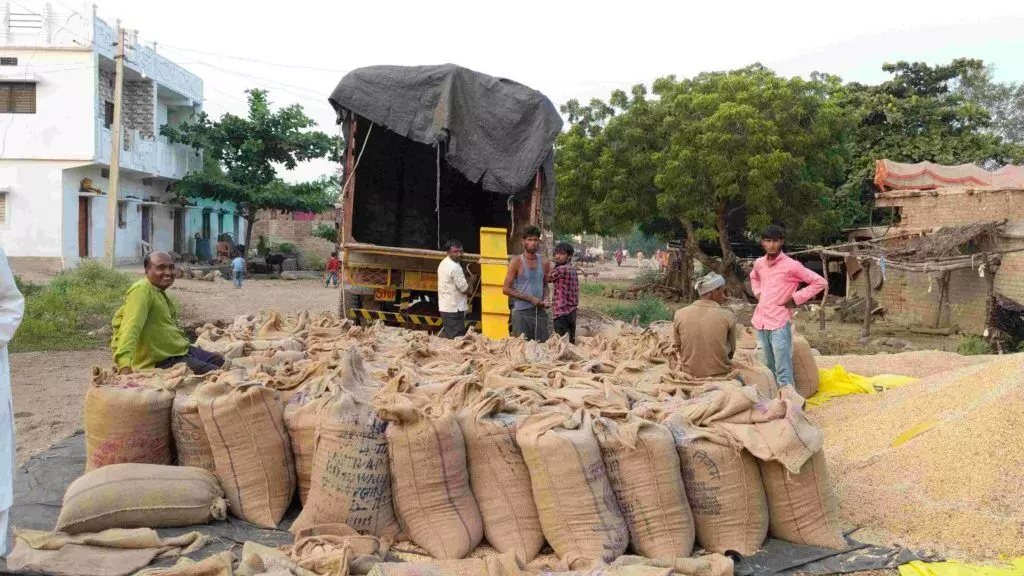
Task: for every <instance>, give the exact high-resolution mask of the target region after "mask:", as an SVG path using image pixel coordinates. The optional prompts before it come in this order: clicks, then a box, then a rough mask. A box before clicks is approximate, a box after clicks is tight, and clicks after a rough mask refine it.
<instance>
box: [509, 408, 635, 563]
mask: <svg viewBox="0 0 1024 576" xmlns="http://www.w3.org/2000/svg"><path fill="white" fill-rule="evenodd" d="M591 425H592V423H591V418H590V416H588V415H586V414H585V413H584V412H583V411H582V410H578V411H576V412H575V413H573V414H564V413H559V412H550V413H543V414H537V415H533V416H530V417H528V418H527V419H526V420H525V421H524V422H523V423H522V424H520V426H519V431H518V432H517V433H516V441H517V442H518V444H519V447H520V449H521V450H522V452H523V457H524V459H525V460H526V466H527V467H528V468H529V470H530V482H531V485H532V489H533V500H534V502H535V503H536V505H537V512H538V513H539V514H540V525H541V528H542V529H543V531H544V536H545V537H546V538H547V541H548V543H550V544H551V547H552V548H553V549H554V551H555V554H557V555H558V557H559V558H561V559H562V562H563V563H565V565H566V566H568V567H569V568H570V569H572V570H577V569H588V568H592V567H594V566H596V565H597V564H598V563H600V562H611V561H612V560H614V559H615V558H616V557H617V556H619V555H621V554H622V553H623V552H625V551H626V545H627V544H628V543H629V531H628V529H627V528H626V522H625V520H624V519H623V518H622V512H621V511H620V510H619V504H618V502H617V501H616V500H615V494H614V492H612V487H611V484H610V483H609V482H608V477H607V475H606V474H605V467H604V463H603V462H602V460H601V448H600V447H599V446H598V444H597V439H596V438H595V437H594V432H593V430H592V429H591Z"/></svg>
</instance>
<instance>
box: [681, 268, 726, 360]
mask: <svg viewBox="0 0 1024 576" xmlns="http://www.w3.org/2000/svg"><path fill="white" fill-rule="evenodd" d="M696 288H697V293H698V294H699V295H700V300H697V301H696V302H694V303H693V304H690V305H689V306H687V307H685V308H681V309H679V310H678V311H677V312H676V315H675V318H674V320H673V331H672V335H673V340H674V341H675V345H676V347H677V348H679V358H680V361H681V362H682V364H681V366H680V368H681V369H682V370H683V371H684V372H686V373H688V374H689V375H690V376H693V377H695V378H713V377H721V376H727V375H728V374H729V372H730V371H731V370H732V367H731V364H732V355H733V352H735V351H736V317H735V316H734V315H733V313H732V312H730V311H728V310H726V309H725V308H722V306H721V304H722V302H725V300H726V295H725V278H722V277H721V276H720V275H718V274H716V273H714V272H712V273H710V274H708V275H707V276H704V277H703V278H701V279H700V280H698V281H697V284H696Z"/></svg>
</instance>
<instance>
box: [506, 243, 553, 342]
mask: <svg viewBox="0 0 1024 576" xmlns="http://www.w3.org/2000/svg"><path fill="white" fill-rule="evenodd" d="M522 238H523V253H522V254H520V255H519V256H517V257H513V258H512V260H511V261H510V262H509V263H508V273H507V274H505V285H504V287H503V290H502V291H503V292H504V293H505V295H506V296H508V297H510V298H511V299H512V336H513V337H518V336H522V337H524V338H526V339H527V340H538V341H540V342H546V341H547V340H548V338H550V337H551V328H550V323H549V320H548V311H547V308H548V303H547V299H548V283H549V281H550V278H551V263H550V262H546V261H545V260H544V258H543V257H542V256H541V255H540V252H539V249H540V229H539V228H537V227H536V226H527V227H526V228H525V229H524V230H523V234H522Z"/></svg>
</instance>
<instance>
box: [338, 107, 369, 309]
mask: <svg viewBox="0 0 1024 576" xmlns="http://www.w3.org/2000/svg"><path fill="white" fill-rule="evenodd" d="M341 129H342V126H341V124H339V125H338V139H339V140H340V139H341ZM372 133H373V122H370V129H369V130H367V131H366V138H363V145H362V147H361V148H359V154H358V155H357V156H356V163H355V164H353V165H352V173H351V174H349V175H348V178H346V179H345V183H344V184H342V185H341V199H342V203H341V210H342V218H341V230H340V231H339V234H338V244H339V245H340V244H341V242H343V241H344V239H345V233H346V232H345V218H344V216H345V202H344V200H345V191H346V190H348V185H349V183H351V182H352V178H354V177H355V175H356V169H357V168H359V161H360V160H362V159H363V152H366V144H367V143H369V142H370V134H372ZM353 137H354V136H353ZM347 261H348V250H346V251H345V253H344V254H343V255H341V263H340V265H339V266H338V268H339V270H338V272H339V274H338V275H339V276H340V279H339V280H340V281H341V306H339V308H340V309H341V310H340V311H339V312H340V314H339V316H341V317H342V319H345V318H347V317H348V310H346V309H345V307H346V305H347V304H348V292H347V291H346V290H345V282H346V281H347V280H348V279H347V278H345V263H346V262H347Z"/></svg>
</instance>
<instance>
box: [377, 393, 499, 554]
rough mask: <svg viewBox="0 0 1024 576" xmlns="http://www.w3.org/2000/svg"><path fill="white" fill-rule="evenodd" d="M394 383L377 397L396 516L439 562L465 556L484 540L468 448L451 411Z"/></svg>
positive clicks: (420, 544)
mask: <svg viewBox="0 0 1024 576" xmlns="http://www.w3.org/2000/svg"><path fill="white" fill-rule="evenodd" d="M424 402H425V399H424V398H423V397H421V396H419V395H416V394H410V393H408V390H406V389H400V388H396V386H395V385H394V383H389V384H388V386H387V388H386V389H384V390H382V391H381V393H380V394H378V395H377V396H376V397H375V398H374V407H375V408H376V409H377V413H378V414H379V415H380V416H381V417H382V418H384V419H385V420H387V421H388V427H387V440H388V455H389V457H390V464H391V486H392V491H393V498H394V504H395V512H396V513H397V514H398V519H399V521H400V522H401V525H402V528H404V529H405V531H406V532H407V533H408V534H409V537H410V538H412V541H413V542H415V543H416V545H418V546H420V547H421V548H423V549H425V550H426V551H427V552H429V553H430V555H431V556H433V557H434V558H437V559H438V560H457V559H459V558H464V557H465V556H466V555H467V554H469V552H470V551H472V550H473V548H475V547H476V545H477V544H479V543H480V540H481V538H483V521H482V520H481V519H480V509H479V507H478V506H477V503H476V500H475V499H474V498H473V492H472V491H471V490H470V486H469V470H468V469H467V467H466V446H465V441H464V439H463V436H462V429H461V428H459V424H458V422H456V420H455V416H454V415H453V414H452V413H451V410H450V409H448V408H447V407H444V406H443V405H442V407H441V408H440V409H438V410H437V411H433V410H430V409H429V408H428V407H427V406H426V405H425V404H424Z"/></svg>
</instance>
